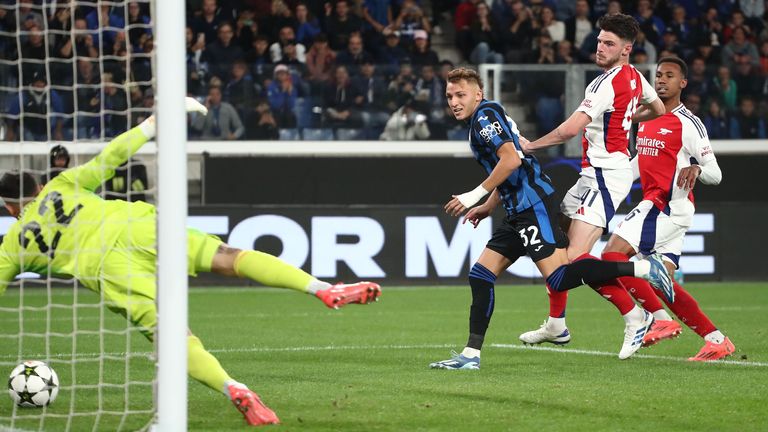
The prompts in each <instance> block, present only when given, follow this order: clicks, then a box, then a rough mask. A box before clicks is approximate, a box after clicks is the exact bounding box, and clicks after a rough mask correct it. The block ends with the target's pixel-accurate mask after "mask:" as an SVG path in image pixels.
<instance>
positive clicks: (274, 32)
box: [259, 0, 298, 40]
mask: <svg viewBox="0 0 768 432" xmlns="http://www.w3.org/2000/svg"><path fill="white" fill-rule="evenodd" d="M297 26H298V21H296V18H294V16H293V12H291V8H290V7H289V6H288V5H287V4H286V3H285V1H283V0H272V14H271V15H266V16H263V17H262V19H261V21H260V22H259V29H260V30H261V33H262V34H264V35H266V36H267V37H268V38H269V39H270V40H275V39H277V38H278V37H279V35H280V31H281V30H282V29H283V28H284V27H290V28H292V29H294V28H296V27H297Z"/></svg>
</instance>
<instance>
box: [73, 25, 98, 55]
mask: <svg viewBox="0 0 768 432" xmlns="http://www.w3.org/2000/svg"><path fill="white" fill-rule="evenodd" d="M97 37H98V36H97V35H96V33H94V32H89V31H88V23H87V22H86V21H85V18H77V17H75V52H74V55H76V56H78V57H90V58H97V57H99V50H98V49H97V48H96V44H95V40H96V38H97Z"/></svg>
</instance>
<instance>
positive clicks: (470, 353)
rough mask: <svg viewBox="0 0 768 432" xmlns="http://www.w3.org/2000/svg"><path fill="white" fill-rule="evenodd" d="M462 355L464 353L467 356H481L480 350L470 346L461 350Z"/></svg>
mask: <svg viewBox="0 0 768 432" xmlns="http://www.w3.org/2000/svg"><path fill="white" fill-rule="evenodd" d="M461 355H463V356H464V357H466V358H472V357H480V350H479V349H474V348H470V347H465V348H464V351H462V352H461Z"/></svg>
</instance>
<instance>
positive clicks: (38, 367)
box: [8, 360, 59, 408]
mask: <svg viewBox="0 0 768 432" xmlns="http://www.w3.org/2000/svg"><path fill="white" fill-rule="evenodd" d="M8 394H9V395H11V399H13V402H14V403H15V404H16V405H18V406H20V407H24V408H35V407H37V408H40V407H44V406H47V405H50V404H51V403H52V402H53V401H54V400H55V399H56V395H58V394H59V377H58V375H56V371H54V370H53V368H52V367H50V366H48V365H47V364H45V363H44V362H41V361H37V360H30V361H25V362H24V363H22V364H20V365H18V366H16V367H15V368H14V369H13V372H11V376H10V377H9V378H8Z"/></svg>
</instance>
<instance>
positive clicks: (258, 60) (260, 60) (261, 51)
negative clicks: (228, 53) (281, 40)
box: [245, 35, 272, 83]
mask: <svg viewBox="0 0 768 432" xmlns="http://www.w3.org/2000/svg"><path fill="white" fill-rule="evenodd" d="M245 61H246V63H247V64H248V65H250V67H251V74H252V75H253V79H254V81H256V82H258V83H263V82H264V80H265V79H268V78H271V77H272V57H271V56H270V55H269V40H267V37H266V36H264V35H256V37H255V38H254V39H253V43H252V48H251V50H250V51H248V52H247V53H246V54H245Z"/></svg>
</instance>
